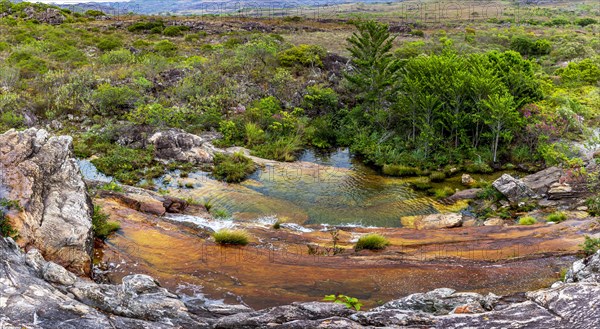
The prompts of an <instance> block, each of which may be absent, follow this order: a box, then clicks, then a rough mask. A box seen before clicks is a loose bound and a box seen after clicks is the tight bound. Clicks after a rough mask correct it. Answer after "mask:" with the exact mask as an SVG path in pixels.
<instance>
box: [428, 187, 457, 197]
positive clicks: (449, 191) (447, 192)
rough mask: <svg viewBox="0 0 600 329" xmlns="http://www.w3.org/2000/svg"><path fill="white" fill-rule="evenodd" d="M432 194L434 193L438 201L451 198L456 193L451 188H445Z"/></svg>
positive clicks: (438, 189)
mask: <svg viewBox="0 0 600 329" xmlns="http://www.w3.org/2000/svg"><path fill="white" fill-rule="evenodd" d="M432 192H433V196H434V197H435V198H436V199H444V198H447V197H449V196H451V195H452V194H454V192H455V191H454V189H453V188H451V187H450V186H444V187H440V188H436V189H434V190H433V191H432Z"/></svg>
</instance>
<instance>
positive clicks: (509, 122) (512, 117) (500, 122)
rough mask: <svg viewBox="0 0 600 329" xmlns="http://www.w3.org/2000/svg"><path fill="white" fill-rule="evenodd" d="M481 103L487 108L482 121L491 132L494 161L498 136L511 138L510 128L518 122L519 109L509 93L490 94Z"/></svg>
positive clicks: (498, 141) (496, 156)
mask: <svg viewBox="0 0 600 329" xmlns="http://www.w3.org/2000/svg"><path fill="white" fill-rule="evenodd" d="M483 104H484V105H485V107H486V108H487V110H488V111H487V113H486V114H487V115H486V118H485V120H484V121H485V123H486V124H487V125H488V126H489V128H490V130H491V132H492V153H493V157H494V158H493V160H494V162H496V161H497V160H498V159H497V158H498V144H499V143H500V138H501V137H502V138H503V139H511V138H512V129H514V128H515V127H516V126H518V123H519V119H520V116H519V111H517V110H516V107H515V100H514V98H513V96H512V95H509V94H505V95H500V94H494V95H491V96H490V97H489V99H487V100H484V101H483Z"/></svg>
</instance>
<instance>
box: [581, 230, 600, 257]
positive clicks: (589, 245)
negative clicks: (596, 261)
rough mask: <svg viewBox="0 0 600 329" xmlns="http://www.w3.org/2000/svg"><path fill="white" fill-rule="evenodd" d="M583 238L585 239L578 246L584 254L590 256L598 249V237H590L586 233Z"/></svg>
mask: <svg viewBox="0 0 600 329" xmlns="http://www.w3.org/2000/svg"><path fill="white" fill-rule="evenodd" d="M584 238H585V241H584V242H583V244H581V245H579V246H580V247H581V251H583V253H584V254H585V255H586V256H591V255H593V254H595V253H596V252H597V251H598V250H600V238H592V237H590V236H587V235H586V236H584Z"/></svg>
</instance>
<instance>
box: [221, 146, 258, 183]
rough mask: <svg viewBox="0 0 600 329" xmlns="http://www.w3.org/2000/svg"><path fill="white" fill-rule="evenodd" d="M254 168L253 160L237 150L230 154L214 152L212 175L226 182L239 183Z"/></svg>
mask: <svg viewBox="0 0 600 329" xmlns="http://www.w3.org/2000/svg"><path fill="white" fill-rule="evenodd" d="M255 170H256V166H255V165H254V162H252V160H250V159H249V158H247V157H246V156H244V154H243V153H241V152H237V153H234V154H232V155H229V154H222V153H217V154H215V167H214V168H213V175H215V177H217V178H218V179H222V180H224V181H226V182H228V183H239V182H241V181H243V180H244V179H246V177H247V176H248V175H250V174H251V173H253V172H254V171H255Z"/></svg>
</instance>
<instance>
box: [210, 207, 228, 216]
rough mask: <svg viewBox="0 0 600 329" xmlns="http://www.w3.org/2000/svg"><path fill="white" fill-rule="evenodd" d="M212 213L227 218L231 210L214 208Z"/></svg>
mask: <svg viewBox="0 0 600 329" xmlns="http://www.w3.org/2000/svg"><path fill="white" fill-rule="evenodd" d="M212 215H213V216H215V218H227V217H229V212H228V211H227V210H225V209H214V210H213V212H212Z"/></svg>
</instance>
